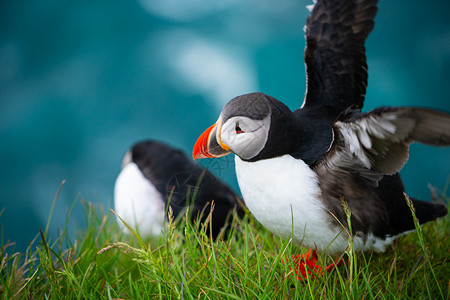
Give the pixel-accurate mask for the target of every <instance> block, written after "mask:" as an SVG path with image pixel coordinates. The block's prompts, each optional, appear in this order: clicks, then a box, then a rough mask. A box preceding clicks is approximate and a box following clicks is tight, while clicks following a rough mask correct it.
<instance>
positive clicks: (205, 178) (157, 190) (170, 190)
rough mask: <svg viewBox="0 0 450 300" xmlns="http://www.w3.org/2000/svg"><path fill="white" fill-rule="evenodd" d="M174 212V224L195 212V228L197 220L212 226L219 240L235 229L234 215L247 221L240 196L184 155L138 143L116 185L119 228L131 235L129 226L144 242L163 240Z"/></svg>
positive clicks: (155, 143) (151, 143)
mask: <svg viewBox="0 0 450 300" xmlns="http://www.w3.org/2000/svg"><path fill="white" fill-rule="evenodd" d="M169 207H170V211H171V213H172V215H173V218H174V219H176V218H177V217H181V216H183V215H184V214H185V213H186V210H187V209H188V208H189V216H190V218H191V220H192V222H193V223H194V224H195V223H196V222H197V219H198V220H199V221H200V223H199V224H204V223H205V222H206V220H210V222H211V224H210V225H208V226H210V228H208V229H207V230H206V232H207V233H208V234H210V235H211V236H212V237H213V238H214V239H216V238H217V237H218V235H219V234H220V233H221V231H222V230H224V231H226V230H227V229H229V226H230V224H231V223H232V221H233V214H232V211H233V210H236V215H237V216H238V217H240V218H242V217H243V216H244V215H245V212H244V204H243V202H242V200H241V199H240V198H239V196H237V195H236V194H235V193H234V192H233V191H232V190H231V188H229V187H228V186H227V185H226V184H225V183H223V182H222V181H220V180H219V179H218V178H217V177H216V176H214V175H213V174H212V173H210V172H209V171H207V170H206V169H204V168H203V167H201V166H200V165H198V164H197V163H195V162H194V161H193V160H192V159H191V158H188V157H187V156H186V155H185V154H184V153H183V152H182V151H181V150H178V149H175V148H173V147H171V146H169V145H167V144H165V143H162V142H158V141H153V140H145V141H141V142H138V143H136V144H135V145H133V146H132V147H131V149H130V150H128V151H127V153H126V154H125V155H124V157H123V161H122V169H121V171H120V174H119V175H118V177H117V179H116V182H115V185H114V210H115V213H116V214H117V216H118V224H119V227H121V228H122V230H123V231H124V232H129V230H128V229H127V227H126V225H125V224H124V223H123V222H125V223H127V225H128V226H130V227H131V228H133V229H135V230H137V231H138V232H139V234H140V235H141V237H149V236H158V235H160V234H161V232H162V231H163V230H164V228H165V223H166V221H167V220H168V218H169V215H168V214H169ZM211 211H212V213H211ZM210 214H211V219H209V215H210ZM119 217H120V218H119ZM120 219H121V220H120Z"/></svg>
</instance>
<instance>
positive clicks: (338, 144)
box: [193, 0, 450, 254]
mask: <svg viewBox="0 0 450 300" xmlns="http://www.w3.org/2000/svg"><path fill="white" fill-rule="evenodd" d="M310 9H311V15H310V16H309V17H308V19H307V21H306V26H305V32H306V34H305V36H306V48H305V53H304V58H305V63H306V74H307V92H306V94H305V98H304V101H303V104H302V105H301V107H300V108H299V109H297V110H295V111H291V110H290V109H289V108H288V107H287V106H286V105H284V104H283V103H282V102H280V101H278V100H276V99H275V98H273V97H271V96H268V95H265V94H262V93H251V94H246V95H242V96H238V97H236V98H234V99H232V100H231V101H229V102H228V103H227V104H226V105H225V107H224V108H223V110H222V112H221V114H220V116H219V118H218V120H217V122H216V123H215V124H214V125H213V126H211V127H210V128H208V129H207V130H206V131H205V132H204V133H203V134H202V135H201V136H200V137H199V139H198V140H197V142H196V144H195V146H194V150H193V157H194V158H195V159H198V158H208V157H219V156H223V155H226V154H228V153H230V152H232V153H234V154H235V155H236V158H235V165H236V176H237V180H238V183H239V187H240V190H241V192H242V196H243V198H244V200H245V203H246V205H247V207H248V209H249V210H250V212H252V213H253V215H254V216H255V217H256V219H257V220H259V222H261V224H262V225H264V226H265V227H266V228H268V229H269V230H270V231H272V232H273V233H275V234H279V235H281V236H289V235H291V234H292V235H293V238H294V240H296V241H297V242H299V243H301V244H303V245H305V246H308V247H310V248H313V249H314V250H319V251H327V253H331V254H333V253H342V252H343V251H345V250H346V248H347V247H348V236H347V235H346V233H345V231H343V228H342V226H341V225H340V224H339V223H341V224H344V225H345V226H347V225H346V224H347V221H346V215H345V213H344V210H343V208H342V205H341V200H342V199H343V200H344V201H345V202H346V203H348V207H349V208H350V210H351V225H352V230H353V232H354V233H355V232H356V233H357V234H356V236H355V238H354V246H355V249H356V250H357V251H363V250H374V251H377V252H383V251H385V249H386V246H387V245H389V244H390V243H392V241H393V240H394V239H395V238H396V237H398V236H399V235H401V234H403V233H406V232H408V231H411V230H413V229H414V223H413V219H412V215H411V211H410V209H409V207H408V206H407V203H406V201H405V195H404V187H403V184H402V180H401V178H400V175H399V174H398V172H399V171H400V169H401V168H402V167H403V165H404V164H405V162H406V160H407V159H408V151H409V145H410V144H411V143H412V142H419V143H423V144H427V145H434V146H447V145H449V144H450V115H449V114H448V113H444V112H439V111H436V110H431V109H425V108H413V107H381V108H378V109H375V110H373V111H370V112H366V113H363V112H361V108H362V106H363V102H364V97H365V92H366V86H367V77H368V75H367V63H366V56H365V47H364V42H365V40H366V38H367V36H368V34H369V33H370V31H371V30H372V28H373V27H374V17H375V15H376V12H377V1H376V0H318V1H317V2H316V3H315V4H314V5H313V6H312V7H310ZM411 200H412V203H413V205H414V207H415V211H416V215H417V218H418V219H419V221H420V223H421V224H423V223H425V222H428V221H431V220H434V219H436V218H439V217H442V216H444V215H446V214H447V208H446V206H445V205H444V204H442V203H434V202H424V201H419V200H416V199H411ZM292 223H293V224H292ZM292 231H293V232H292Z"/></svg>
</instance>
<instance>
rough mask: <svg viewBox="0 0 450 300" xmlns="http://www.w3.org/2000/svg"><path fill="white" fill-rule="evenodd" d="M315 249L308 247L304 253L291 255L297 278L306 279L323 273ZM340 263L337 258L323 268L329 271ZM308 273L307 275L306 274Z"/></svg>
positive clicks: (340, 260) (339, 259)
mask: <svg viewBox="0 0 450 300" xmlns="http://www.w3.org/2000/svg"><path fill="white" fill-rule="evenodd" d="M317 258H318V256H317V251H316V250H313V249H309V250H308V252H307V253H306V254H301V255H292V260H293V262H294V267H295V269H294V272H295V274H296V275H297V276H298V279H299V280H306V278H307V277H309V278H314V277H316V276H321V275H323V270H322V268H321V267H320V266H319V265H318V264H317V260H318V259H317ZM341 264H342V259H341V258H338V259H337V260H336V261H335V262H333V263H332V264H330V265H328V266H327V267H326V268H325V271H326V272H330V271H331V270H332V269H333V268H335V267H338V266H340V265H341ZM307 274H308V275H307Z"/></svg>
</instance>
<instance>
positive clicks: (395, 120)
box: [335, 107, 450, 175]
mask: <svg viewBox="0 0 450 300" xmlns="http://www.w3.org/2000/svg"><path fill="white" fill-rule="evenodd" d="M335 129H336V130H337V131H338V133H339V136H340V137H341V139H342V140H343V145H344V146H342V147H343V148H344V149H342V151H343V152H344V153H347V154H348V155H347V156H350V157H351V158H352V160H354V161H359V162H360V164H362V165H363V166H364V167H365V168H367V169H370V170H374V171H376V172H379V173H380V174H385V175H390V174H394V173H396V172H398V171H400V169H401V168H402V167H403V165H404V164H405V163H406V161H407V160H408V156H409V145H410V144H411V143H413V142H418V143H423V144H427V145H433V146H448V145H450V114H448V113H445V112H440V111H436V110H431V109H424V108H412V107H403V108H386V107H382V108H379V109H376V110H374V111H371V112H369V113H365V114H361V113H356V114H355V113H353V114H352V116H350V117H347V119H346V120H343V121H338V122H336V123H335Z"/></svg>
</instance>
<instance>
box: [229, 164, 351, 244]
mask: <svg viewBox="0 0 450 300" xmlns="http://www.w3.org/2000/svg"><path fill="white" fill-rule="evenodd" d="M235 163H236V176H237V179H238V183H239V187H240V189H241V192H242V196H243V197H244V200H245V203H246V205H247V206H248V208H249V210H250V211H251V212H252V213H253V215H254V216H255V217H256V219H257V220H258V221H259V222H261V224H262V225H263V226H265V227H266V228H267V229H269V230H270V231H272V232H273V233H275V234H278V235H281V236H283V237H286V236H289V235H290V234H291V233H292V232H293V237H294V240H296V241H297V242H301V243H302V244H303V245H304V246H307V247H310V248H317V249H318V250H320V251H324V250H325V249H326V248H327V247H329V246H330V244H331V243H332V241H333V240H334V239H335V238H336V237H337V236H338V238H337V239H335V241H334V242H333V244H332V245H331V246H330V247H329V248H328V251H330V252H339V251H343V250H345V248H346V247H347V245H348V243H347V238H346V237H345V236H344V235H342V234H341V235H339V233H340V232H341V230H340V229H339V228H337V227H332V226H330V225H331V224H330V215H329V212H327V210H326V208H325V207H324V205H323V203H322V202H321V201H320V200H319V199H318V197H319V196H320V194H321V191H320V187H319V184H318V178H317V175H316V173H315V172H314V171H313V170H311V169H310V168H309V166H308V165H307V164H306V163H304V162H303V161H302V160H299V159H295V158H293V157H292V156H290V155H284V156H281V157H277V158H272V159H266V160H261V161H257V162H245V161H243V160H241V159H240V158H239V157H237V156H236V160H235Z"/></svg>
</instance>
